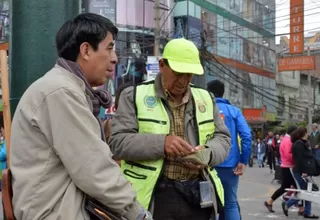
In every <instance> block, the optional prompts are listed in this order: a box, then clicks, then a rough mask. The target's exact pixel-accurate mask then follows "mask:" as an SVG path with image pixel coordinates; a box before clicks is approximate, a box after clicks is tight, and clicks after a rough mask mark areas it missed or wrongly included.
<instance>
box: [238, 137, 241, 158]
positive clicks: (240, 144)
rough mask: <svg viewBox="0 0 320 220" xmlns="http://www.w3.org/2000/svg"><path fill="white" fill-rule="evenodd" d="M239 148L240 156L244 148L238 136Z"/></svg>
mask: <svg viewBox="0 0 320 220" xmlns="http://www.w3.org/2000/svg"><path fill="white" fill-rule="evenodd" d="M238 146H239V150H240V154H241V153H242V146H241V138H240V136H239V135H238Z"/></svg>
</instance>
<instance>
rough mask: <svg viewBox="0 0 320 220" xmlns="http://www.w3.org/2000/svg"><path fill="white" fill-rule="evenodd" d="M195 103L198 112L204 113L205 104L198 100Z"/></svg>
mask: <svg viewBox="0 0 320 220" xmlns="http://www.w3.org/2000/svg"><path fill="white" fill-rule="evenodd" d="M196 103H197V106H198V110H199V112H201V113H205V112H206V111H207V108H206V105H207V104H206V103H205V102H203V101H200V100H198V101H196Z"/></svg>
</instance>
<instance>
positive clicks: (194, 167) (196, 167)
mask: <svg viewBox="0 0 320 220" xmlns="http://www.w3.org/2000/svg"><path fill="white" fill-rule="evenodd" d="M181 163H182V164H183V165H184V166H185V167H188V168H189V169H190V170H202V169H204V168H206V166H205V165H199V164H194V163H192V162H181Z"/></svg>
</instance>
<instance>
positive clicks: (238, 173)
mask: <svg viewBox="0 0 320 220" xmlns="http://www.w3.org/2000/svg"><path fill="white" fill-rule="evenodd" d="M245 169H246V165H244V164H243V163H238V165H237V167H236V168H235V169H234V175H236V176H241V175H242V174H243V172H244V170H245Z"/></svg>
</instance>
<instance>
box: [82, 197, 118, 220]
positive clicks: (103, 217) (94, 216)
mask: <svg viewBox="0 0 320 220" xmlns="http://www.w3.org/2000/svg"><path fill="white" fill-rule="evenodd" d="M85 208H86V210H87V211H88V212H89V215H90V220H123V218H122V217H121V216H120V215H119V214H117V213H115V212H113V211H111V210H110V209H109V208H108V207H106V206H105V205H103V204H101V203H100V202H98V201H97V200H95V199H93V198H91V197H87V198H86V203H85Z"/></svg>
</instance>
